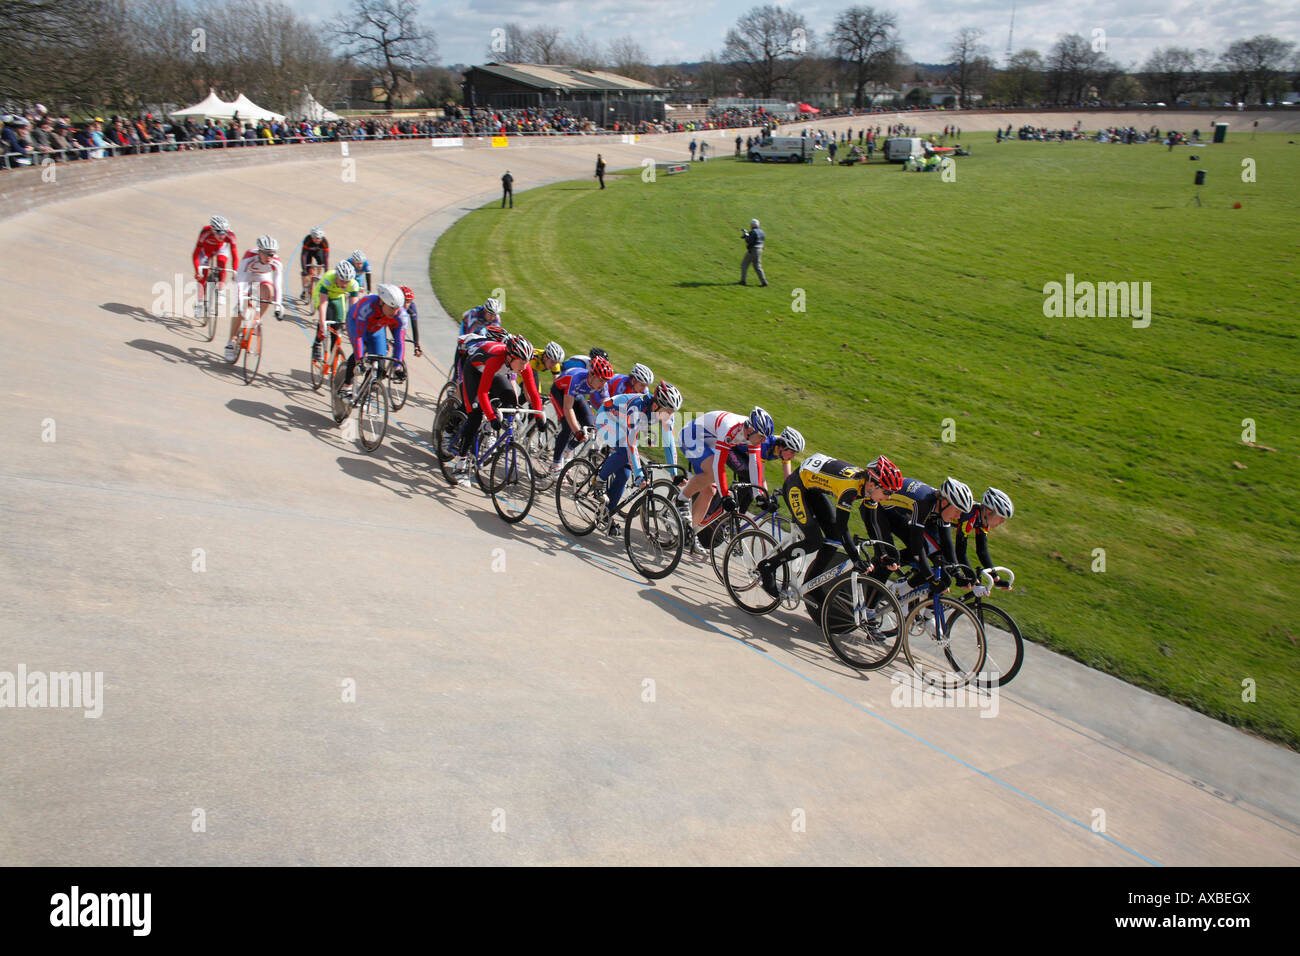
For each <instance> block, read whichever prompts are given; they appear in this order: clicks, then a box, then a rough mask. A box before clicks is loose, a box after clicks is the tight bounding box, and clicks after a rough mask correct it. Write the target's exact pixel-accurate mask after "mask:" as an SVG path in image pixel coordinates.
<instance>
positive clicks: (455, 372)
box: [451, 325, 510, 382]
mask: <svg viewBox="0 0 1300 956" xmlns="http://www.w3.org/2000/svg"><path fill="white" fill-rule="evenodd" d="M509 334H510V333H509V332H507V331H506V330H505V329H503V328H502V327H501V326H499V325H489V326H486V327H485V328H482V329H479V330H478V331H477V332H466V333H465V334H464V335H461V336H458V337H457V339H456V355H455V357H454V358H453V359H452V360H451V380H452V381H453V382H460V381H464V378H465V376H464V364H465V353H466V352H467V351H468V350H469V347H470V346H471V345H473V344H475V343H476V342H481V341H483V340H484V339H491V340H492V341H493V342H504V341H505V340H506V336H507V335H509Z"/></svg>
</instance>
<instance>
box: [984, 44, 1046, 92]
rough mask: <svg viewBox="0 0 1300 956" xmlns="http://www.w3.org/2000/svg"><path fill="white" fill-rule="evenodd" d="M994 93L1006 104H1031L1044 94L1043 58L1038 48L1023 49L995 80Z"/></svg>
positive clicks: (1008, 62) (1013, 56) (1012, 58)
mask: <svg viewBox="0 0 1300 956" xmlns="http://www.w3.org/2000/svg"><path fill="white" fill-rule="evenodd" d="M992 91H993V95H994V97H995V98H996V99H997V101H998V102H999V103H1001V104H1003V105H1005V106H1031V105H1033V104H1036V103H1037V102H1038V101H1039V98H1040V97H1041V96H1042V95H1043V58H1042V56H1041V55H1040V54H1039V52H1038V51H1037V50H1028V49H1025V50H1021V51H1020V52H1019V53H1015V54H1013V55H1012V57H1011V59H1010V60H1008V61H1007V67H1006V69H1005V70H1002V71H1001V72H1000V73H998V74H997V76H996V77H995V79H994V81H993V87H992Z"/></svg>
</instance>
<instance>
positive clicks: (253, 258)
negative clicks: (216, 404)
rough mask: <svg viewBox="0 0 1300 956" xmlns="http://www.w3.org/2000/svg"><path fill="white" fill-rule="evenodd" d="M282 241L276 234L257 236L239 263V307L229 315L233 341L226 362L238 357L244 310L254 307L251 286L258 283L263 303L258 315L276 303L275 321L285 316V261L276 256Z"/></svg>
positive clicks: (231, 340) (228, 349)
mask: <svg viewBox="0 0 1300 956" xmlns="http://www.w3.org/2000/svg"><path fill="white" fill-rule="evenodd" d="M279 251H280V243H278V242H277V241H276V240H275V238H274V237H273V236H268V235H262V236H258V237H257V246H256V248H253V249H249V250H248V251H247V252H245V253H244V257H243V259H241V260H240V262H239V271H238V272H236V273H235V288H236V289H237V290H238V292H239V308H238V309H237V310H235V314H234V315H232V316H231V317H230V341H229V342H227V343H226V361H227V362H233V361H234V360H235V359H237V358H238V357H239V348H238V346H237V345H236V344H235V341H236V336H238V335H239V326H240V324H241V323H242V321H243V316H244V310H245V309H248V308H252V305H253V303H252V301H251V297H250V295H249V292H250V291H251V290H250V288H249V287H250V286H253V285H256V286H257V292H258V296H259V297H260V298H261V300H262V303H261V307H260V310H259V311H258V315H259V316H264V315H266V307H267V306H268V305H274V306H275V320H276V321H277V322H279V321H280V319H282V318H283V317H284V303H283V296H284V264H283V263H282V262H280V257H279V256H277V255H276V253H277V252H279Z"/></svg>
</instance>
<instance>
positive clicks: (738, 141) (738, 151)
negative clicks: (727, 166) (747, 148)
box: [736, 136, 740, 156]
mask: <svg viewBox="0 0 1300 956" xmlns="http://www.w3.org/2000/svg"><path fill="white" fill-rule="evenodd" d="M736 155H737V156H739V155H740V137H739V136H737V137H736Z"/></svg>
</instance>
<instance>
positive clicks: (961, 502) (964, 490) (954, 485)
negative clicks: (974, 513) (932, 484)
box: [939, 476, 975, 514]
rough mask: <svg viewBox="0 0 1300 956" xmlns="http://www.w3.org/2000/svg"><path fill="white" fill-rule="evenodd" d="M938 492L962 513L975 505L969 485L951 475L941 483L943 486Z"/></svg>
mask: <svg viewBox="0 0 1300 956" xmlns="http://www.w3.org/2000/svg"><path fill="white" fill-rule="evenodd" d="M939 494H940V495H942V496H943V497H944V498H946V499H947V500H948V503H949V504H951V505H953V506H955V507H956V508H957V510H958V511H960V512H961V513H962V514H965V513H966V512H967V511H970V510H971V509H972V508H974V507H975V496H974V495H973V494H971V490H970V487H969V486H968V485H966V484H964V483H962V482H960V481H958V480H957V479H956V478H953V477H951V476H949V478H948V480H947V481H945V482H944V483H943V487H942V488H940V489H939Z"/></svg>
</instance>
